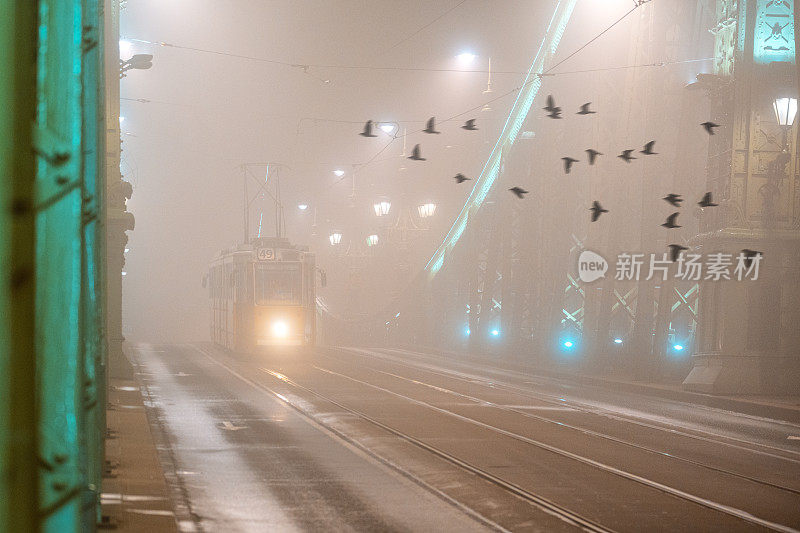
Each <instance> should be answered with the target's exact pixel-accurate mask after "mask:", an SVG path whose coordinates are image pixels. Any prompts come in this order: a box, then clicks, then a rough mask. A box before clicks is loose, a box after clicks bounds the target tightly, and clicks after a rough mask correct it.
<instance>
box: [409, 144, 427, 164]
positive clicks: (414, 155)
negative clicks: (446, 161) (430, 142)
mask: <svg viewBox="0 0 800 533" xmlns="http://www.w3.org/2000/svg"><path fill="white" fill-rule="evenodd" d="M408 158H409V159H413V160H414V161H427V159H425V158H424V157H422V150H420V149H419V145H418V144H415V145H414V149H413V150H411V155H410V156H408Z"/></svg>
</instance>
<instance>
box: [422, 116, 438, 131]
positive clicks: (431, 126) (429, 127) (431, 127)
mask: <svg viewBox="0 0 800 533" xmlns="http://www.w3.org/2000/svg"><path fill="white" fill-rule="evenodd" d="M422 131H424V132H425V133H442V132H441V131H436V117H431V118H429V119H428V123H427V124H426V125H425V129H424V130H422Z"/></svg>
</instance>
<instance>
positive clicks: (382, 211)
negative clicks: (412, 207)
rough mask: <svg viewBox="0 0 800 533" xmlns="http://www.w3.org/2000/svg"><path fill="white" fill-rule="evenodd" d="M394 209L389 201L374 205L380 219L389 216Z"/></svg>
mask: <svg viewBox="0 0 800 533" xmlns="http://www.w3.org/2000/svg"><path fill="white" fill-rule="evenodd" d="M391 207H392V204H391V202H389V201H388V200H381V201H380V202H377V203H375V204H373V206H372V208H373V209H375V214H376V215H377V216H379V217H384V216H386V215H388V214H389V209H390V208H391Z"/></svg>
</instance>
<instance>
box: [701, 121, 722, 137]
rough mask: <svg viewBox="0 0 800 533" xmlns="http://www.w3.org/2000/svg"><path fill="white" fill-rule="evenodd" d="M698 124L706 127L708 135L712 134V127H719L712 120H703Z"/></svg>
mask: <svg viewBox="0 0 800 533" xmlns="http://www.w3.org/2000/svg"><path fill="white" fill-rule="evenodd" d="M700 125H701V126H703V127H704V128H705V129H706V133H708V134H709V135H714V128H719V124H714V123H713V122H703V123H701V124H700Z"/></svg>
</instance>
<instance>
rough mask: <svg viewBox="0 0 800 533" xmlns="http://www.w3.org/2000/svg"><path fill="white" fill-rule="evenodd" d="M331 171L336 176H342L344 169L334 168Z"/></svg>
mask: <svg viewBox="0 0 800 533" xmlns="http://www.w3.org/2000/svg"><path fill="white" fill-rule="evenodd" d="M333 173H334V174H336V177H337V178H341V177H342V176H344V170H339V169H336V170H334V171H333Z"/></svg>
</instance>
